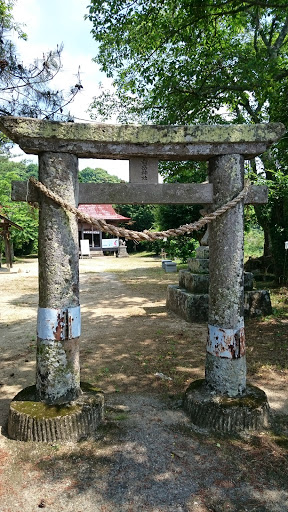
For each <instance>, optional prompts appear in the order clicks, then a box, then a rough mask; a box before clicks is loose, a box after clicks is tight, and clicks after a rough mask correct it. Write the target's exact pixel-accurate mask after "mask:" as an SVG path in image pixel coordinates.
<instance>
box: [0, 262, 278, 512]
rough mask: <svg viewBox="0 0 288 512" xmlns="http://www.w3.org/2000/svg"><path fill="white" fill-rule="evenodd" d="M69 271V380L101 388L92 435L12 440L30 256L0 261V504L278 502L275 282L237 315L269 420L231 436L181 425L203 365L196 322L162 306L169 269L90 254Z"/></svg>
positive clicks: (219, 510)
mask: <svg viewBox="0 0 288 512" xmlns="http://www.w3.org/2000/svg"><path fill="white" fill-rule="evenodd" d="M80 281H81V310H82V336H81V340H82V341H81V365H82V380H83V381H88V382H90V383H92V384H95V385H97V386H98V387H102V389H103V390H104V392H105V395H106V408H107V411H106V420H105V422H104V424H103V426H102V427H101V428H100V429H99V433H98V438H97V439H96V440H94V441H91V440H90V441H85V442H82V443H79V444H77V445H75V444H72V443H71V444H67V445H64V446H60V445H57V444H54V445H46V444H37V443H21V442H17V441H12V440H10V439H8V438H7V437H6V434H5V425H6V421H7V415H8V408H9V402H10V400H11V399H12V398H13V396H14V395H15V394H16V393H17V392H18V391H20V390H21V389H22V388H23V387H26V386H29V385H31V384H34V373H35V362H34V360H35V345H36V335H35V331H36V314H37V305H38V297H37V286H38V280H37V261H36V260H28V259H27V260H22V261H21V262H20V263H16V264H15V266H14V269H13V271H12V272H11V273H10V274H8V273H7V272H5V271H4V270H3V269H2V271H0V291H1V293H0V328H1V330H0V347H1V362H0V367H1V373H0V425H1V428H2V431H1V435H0V511H1V512H16V511H17V512H18V511H23V512H35V511H37V510H39V509H40V508H46V509H47V511H51V512H58V511H59V512H60V511H66V512H84V511H85V512H114V511H115V512H138V511H144V512H208V511H209V512H223V511H232V512H244V511H249V512H287V511H288V457H287V449H288V397H287V381H288V378H287V377H288V370H287V368H288V339H287V324H288V320H287V314H285V312H287V302H288V301H287V290H286V289H284V288H283V289H282V290H281V293H278V294H277V295H275V296H273V301H274V306H275V307H276V313H277V315H276V316H274V317H270V318H265V319H262V320H261V321H259V320H257V321H256V320H253V321H252V320H250V321H248V322H247V325H246V336H247V345H248V348H247V351H248V365H249V381H250V382H251V383H254V384H256V385H257V386H259V387H261V388H262V389H264V390H265V391H266V393H267V395H268V398H269V402H270V405H271V410H272V420H273V421H272V426H271V430H269V431H267V432H261V433H257V434H253V435H250V436H241V437H238V438H234V439H232V438H227V437H226V438H225V437H221V436H211V435H210V436H209V435H207V434H204V433H200V432H195V431H194V430H193V429H192V428H191V424H190V421H189V419H188V418H187V417H186V415H185V414H184V412H183V411H182V409H181V394H182V393H183V391H184V390H185V388H186V387H187V385H188V383H189V382H190V381H191V380H194V379H197V378H202V377H203V376H204V361H205V339H206V326H205V325H204V324H194V325H193V324H188V323H187V322H185V321H184V320H182V319H180V318H178V317H177V316H176V315H174V314H172V313H170V312H167V311H166V308H165V296H166V288H167V284H169V283H178V274H165V273H164V272H163V271H162V269H161V261H160V260H159V259H156V258H155V259H153V258H151V257H137V258H136V257H130V258H123V259H116V258H113V257H103V258H94V259H92V260H88V259H86V260H80ZM285 301H286V302H285ZM285 304H286V306H285ZM285 308H286V309H285ZM156 373H162V374H163V375H164V376H166V377H170V379H172V380H168V379H165V378H163V377H162V378H161V377H159V376H157V375H155V374H156Z"/></svg>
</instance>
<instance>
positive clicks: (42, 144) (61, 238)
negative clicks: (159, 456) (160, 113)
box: [0, 117, 285, 441]
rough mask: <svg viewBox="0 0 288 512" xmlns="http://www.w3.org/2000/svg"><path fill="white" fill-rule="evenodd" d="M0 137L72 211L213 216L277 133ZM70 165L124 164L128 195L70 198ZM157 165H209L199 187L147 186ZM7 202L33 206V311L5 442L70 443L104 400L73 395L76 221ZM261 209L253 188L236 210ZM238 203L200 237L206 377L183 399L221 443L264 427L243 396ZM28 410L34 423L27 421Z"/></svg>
mask: <svg viewBox="0 0 288 512" xmlns="http://www.w3.org/2000/svg"><path fill="white" fill-rule="evenodd" d="M0 129H1V130H2V131H3V133H5V134H6V135H7V136H8V137H9V138H10V139H12V140H13V141H14V142H16V143H17V144H19V146H20V147H21V149H22V150H23V151H25V152H26V153H28V154H37V155H38V158H39V180H40V182H42V183H43V184H44V185H46V186H47V187H48V188H49V189H50V190H51V191H52V192H55V193H56V194H57V195H59V196H61V197H62V198H63V199H64V200H66V201H67V202H69V203H70V204H72V205H74V206H77V204H78V202H81V203H86V202H87V203H103V204H104V203H109V204H111V203H118V204H121V203H132V204H136V203H141V204H151V203H155V204H157V203H158V204H160V203H170V204H171V203H172V204H179V203H182V204H183V203H186V204H195V203H200V204H205V205H211V206H212V207H213V209H215V208H217V207H219V206H221V205H223V204H224V203H226V202H227V201H229V200H230V199H232V198H233V197H235V196H236V195H237V194H238V193H239V192H240V191H241V190H242V189H243V185H244V160H245V159H251V158H254V157H255V156H257V155H260V154H261V153H263V152H264V151H265V150H266V149H267V148H268V147H269V146H270V145H271V144H272V143H273V142H275V141H277V140H278V139H279V138H280V137H281V136H282V135H283V134H284V133H285V128H284V126H283V125H281V124H276V123H275V124H266V125H265V124H262V125H248V126H247V125H224V126H223V125H221V126H205V125H199V126H149V125H148V126H135V125H131V126H130V125H129V126H123V125H120V126H119V125H104V124H95V125H91V124H78V123H59V122H51V121H42V120H37V119H28V118H13V117H2V118H0ZM78 158H110V159H111V158H112V159H113V158H114V159H129V160H130V183H128V184H127V183H121V184H80V187H79V184H78ZM158 160H208V167H209V183H208V184H158V183H157V181H158V177H157V176H158ZM13 199H14V200H28V201H32V202H33V201H37V202H39V206H40V220H39V310H38V322H37V323H38V325H37V340H38V341H37V375H36V387H31V388H26V390H23V391H22V392H20V394H18V395H17V396H16V397H15V398H14V400H13V401H12V403H11V406H10V417H9V434H10V436H11V437H14V438H16V439H22V440H28V439H33V440H40V441H43V440H44V441H46V440H48V441H50V440H52V441H54V440H60V441H61V440H67V439H69V440H73V439H74V440H78V439H79V438H81V437H83V436H85V435H86V436H87V435H91V434H93V431H95V429H96V428H97V425H98V424H99V422H100V421H101V419H102V417H103V397H102V396H101V395H100V394H99V393H96V392H95V390H93V389H91V388H90V387H89V386H88V385H85V386H82V387H81V386H80V365H79V336H80V306H79V268H78V267H79V257H78V240H77V236H78V234H77V221H76V219H75V216H74V215H72V214H71V213H69V212H66V211H65V210H63V209H62V208H60V207H59V206H58V205H56V204H55V203H54V202H53V201H52V200H51V199H49V198H48V197H46V196H45V195H43V194H40V193H39V192H38V191H37V190H36V189H35V188H34V187H32V186H31V187H29V189H28V187H27V185H26V184H23V183H22V184H21V183H20V184H19V183H16V184H15V186H14V192H13ZM266 200H267V194H266V192H265V190H264V188H263V187H251V188H250V190H249V193H248V196H247V197H246V199H245V202H246V203H250V204H253V203H254V204H255V203H263V202H266ZM243 203H244V201H243V200H242V201H241V202H240V203H239V204H238V205H237V206H236V207H235V208H233V209H231V210H229V211H228V212H226V213H225V214H223V215H222V216H221V217H219V218H217V219H216V220H214V221H213V226H212V229H210V238H209V245H210V254H211V255H210V300H209V320H208V341H207V356H206V377H205V380H203V381H196V383H192V385H191V386H190V388H189V389H188V390H187V392H186V395H185V407H186V410H187V411H188V413H189V414H190V416H191V418H192V421H193V422H194V423H196V424H198V425H200V426H205V427H210V428H212V429H216V430H222V431H235V430H241V429H244V428H248V429H249V428H250V429H251V428H255V427H259V426H263V425H264V424H265V421H266V420H267V414H266V413H267V408H268V404H267V399H266V396H265V394H264V392H262V391H261V390H258V389H257V388H253V389H252V387H251V386H250V387H249V386H247V384H246V359H245V334H244V320H243V217H244V216H243ZM27 390H28V391H27ZM239 400H240V401H241V400H242V402H241V404H240V406H241V407H238V405H239ZM28 402H29V403H31V402H33V404H34V406H35V411H36V412H35V411H34V409H33V410H28V409H27V407H26V405H27V403H28ZM23 404H24V406H23ZM25 404H26V405H25ZM219 404H220V406H221V407H220V406H219ZM41 407H42V409H41V412H39V410H40V409H39V408H41ZM59 408H60V409H59ZM216 409H217V411H216ZM59 410H60V413H61V414H59ZM231 410H232V414H231ZM243 410H244V412H245V414H244V415H243ZM51 411H52V412H51ZM53 411H54V412H53ZM55 411H56V412H55ZM57 411H58V412H57ZM235 411H236V412H235ZM237 411H240V412H239V414H238V412H237ZM40 417H41V418H42V419H40V420H39V418H40ZM212 417H213V418H214V419H211V418H212ZM71 418H72V419H71ZM215 418H216V419H215Z"/></svg>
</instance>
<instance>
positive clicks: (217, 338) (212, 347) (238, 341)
mask: <svg viewBox="0 0 288 512" xmlns="http://www.w3.org/2000/svg"><path fill="white" fill-rule="evenodd" d="M207 352H209V354H212V355H213V356H217V357H223V358H226V359H239V358H240V357H243V356H244V355H245V332H244V322H243V323H242V324H241V325H239V326H238V327H237V328H236V329H225V328H224V327H218V326H216V325H209V324H208V338H207Z"/></svg>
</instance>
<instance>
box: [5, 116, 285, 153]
mask: <svg viewBox="0 0 288 512" xmlns="http://www.w3.org/2000/svg"><path fill="white" fill-rule="evenodd" d="M0 130H1V131H2V132H3V133H5V135H7V137H9V138H10V139H11V140H13V142H16V143H17V144H19V146H20V147H21V149H22V150H23V151H24V152H25V153H28V154H35V155H37V154H39V153H43V152H61V153H72V154H74V155H76V156H77V157H79V158H112V159H113V158H117V159H130V158H131V157H149V156H150V157H153V158H158V159H159V160H208V159H210V158H211V157H214V156H217V155H227V154H240V155H242V156H243V157H244V158H245V159H250V158H254V157H255V156H257V155H260V154H261V153H263V152H264V151H266V149H267V148H268V147H269V146H270V145H271V144H273V143H274V142H276V141H277V140H278V139H280V138H281V136H283V135H284V133H285V131H286V129H285V127H284V125H283V124H281V123H270V124H254V125H245V124H243V125H236V124H231V125H189V126H173V125H168V126H163V125H110V124H89V123H71V122H69V123H62V122H56V121H44V120H40V119H31V118H26V117H25V118H24V117H22V118H21V117H9V116H5V117H0Z"/></svg>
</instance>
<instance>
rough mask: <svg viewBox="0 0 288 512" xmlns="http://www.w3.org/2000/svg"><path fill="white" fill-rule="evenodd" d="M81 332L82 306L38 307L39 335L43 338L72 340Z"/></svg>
mask: <svg viewBox="0 0 288 512" xmlns="http://www.w3.org/2000/svg"><path fill="white" fill-rule="evenodd" d="M80 334H81V315H80V306H76V307H69V308H60V309H52V308H38V317H37V336H38V337H39V338H41V339H42V340H56V341H62V340H71V339H73V338H78V337H79V336H80Z"/></svg>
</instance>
